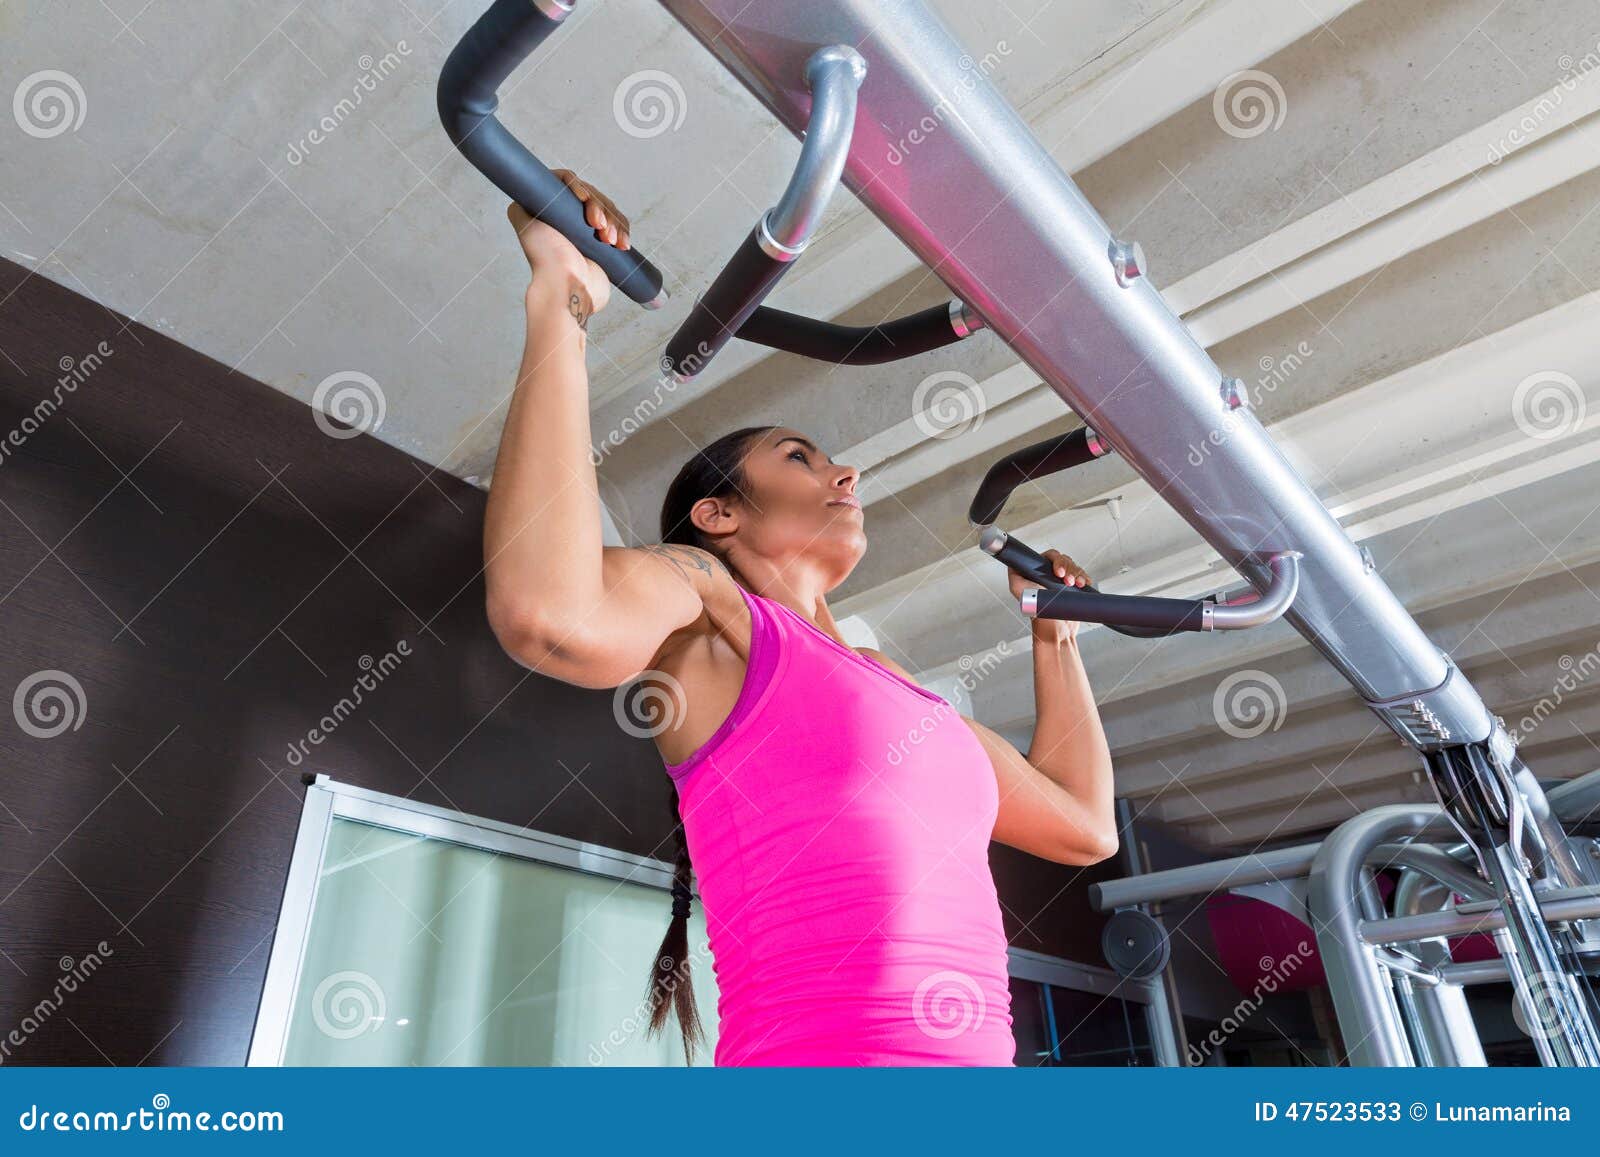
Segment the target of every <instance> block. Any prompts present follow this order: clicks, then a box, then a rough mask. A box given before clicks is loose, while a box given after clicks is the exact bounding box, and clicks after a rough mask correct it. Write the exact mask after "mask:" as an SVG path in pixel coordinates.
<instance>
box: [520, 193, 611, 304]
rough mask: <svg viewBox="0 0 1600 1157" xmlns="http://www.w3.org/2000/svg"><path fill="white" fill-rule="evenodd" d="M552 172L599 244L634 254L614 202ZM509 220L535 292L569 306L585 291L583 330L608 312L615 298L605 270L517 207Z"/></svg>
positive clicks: (552, 230) (542, 223)
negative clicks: (569, 299)
mask: <svg viewBox="0 0 1600 1157" xmlns="http://www.w3.org/2000/svg"><path fill="white" fill-rule="evenodd" d="M551 172H553V173H554V174H555V175H556V176H557V177H559V178H560V179H561V181H562V183H563V184H565V185H566V186H567V188H569V189H571V190H572V192H573V193H574V194H575V195H576V196H577V198H578V199H579V200H580V201H582V202H583V208H584V212H583V215H584V220H586V221H587V222H588V223H589V226H590V228H592V229H593V230H594V231H595V236H596V237H597V238H598V239H599V240H601V241H604V242H606V243H607V244H609V245H614V246H616V247H617V248H618V249H628V248H630V243H629V240H628V219H627V218H626V217H625V216H623V214H622V212H621V211H620V210H619V209H618V208H617V207H616V205H614V204H613V203H612V201H611V198H609V197H607V196H606V195H605V194H604V193H602V192H600V191H599V190H598V189H594V188H591V187H590V186H589V185H588V184H586V183H585V182H584V181H583V180H581V179H580V178H579V177H578V175H577V174H576V173H574V172H572V170H570V169H552V170H551ZM506 217H507V218H509V219H510V221H511V224H512V226H513V227H514V228H515V229H516V231H517V238H518V240H519V241H520V242H521V244H522V252H523V255H524V256H525V257H527V259H528V264H529V266H530V267H531V268H532V271H533V287H534V288H538V287H540V286H541V285H543V286H545V287H547V288H550V289H552V290H554V291H555V292H557V293H559V294H560V295H561V296H562V298H563V300H565V298H566V296H567V295H568V293H569V292H570V291H572V290H574V289H576V288H577V287H581V288H582V290H583V291H584V293H585V294H586V295H587V296H588V302H587V308H586V309H585V310H584V312H583V316H582V317H581V318H580V324H583V323H586V322H587V320H588V318H589V317H590V316H592V315H593V314H596V313H599V312H600V310H602V309H603V308H605V305H606V302H607V301H608V300H610V297H611V282H610V280H609V279H608V278H607V277H606V275H605V273H604V271H602V270H601V268H600V266H598V265H596V264H595V263H594V262H593V261H591V260H589V259H588V258H587V257H585V256H583V254H581V253H579V252H578V249H577V246H575V245H573V244H572V242H570V241H568V240H567V239H566V238H565V237H563V236H562V235H561V234H560V233H559V232H557V231H556V230H555V229H553V228H551V227H550V226H549V225H546V224H545V223H544V222H543V221H540V220H538V219H537V218H535V217H533V216H532V215H531V214H529V213H528V212H527V211H526V210H525V209H523V207H522V206H521V205H518V204H517V203H516V202H515V201H513V202H512V203H511V204H510V205H508V206H507V207H506Z"/></svg>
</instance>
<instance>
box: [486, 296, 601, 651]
mask: <svg viewBox="0 0 1600 1157" xmlns="http://www.w3.org/2000/svg"><path fill="white" fill-rule="evenodd" d="M526 304H527V339H526V344H525V346H524V350H523V355H522V365H521V367H520V368H519V369H518V371H517V383H516V387H515V389H514V390H513V392H512V395H511V402H510V405H509V407H508V409H507V411H506V422H505V429H504V431H503V432H502V433H501V436H500V451H499V455H498V457H497V458H496V460H495V467H494V476H493V478H492V480H491V483H490V488H489V500H488V505H487V508H486V510H485V512H484V534H483V549H484V581H485V584H486V587H487V596H488V609H489V617H490V621H491V623H494V624H495V625H496V630H497V631H498V630H501V629H520V628H522V627H525V626H526V625H527V624H528V623H529V622H530V621H533V622H538V623H541V624H545V625H546V626H548V625H551V624H556V623H572V624H573V625H574V626H577V625H579V624H580V623H581V620H582V618H583V616H585V615H586V614H587V613H589V610H590V608H591V606H592V604H593V601H594V600H595V599H596V598H597V597H598V592H599V590H600V575H601V549H602V542H601V532H600V498H599V492H598V488H597V486H596V482H595V468H594V464H593V462H592V461H591V459H590V451H589V441H590V430H589V379H588V372H587V370H586V369H585V366H584V355H585V352H586V350H587V344H588V335H587V333H586V331H585V329H584V326H585V325H586V324H587V322H588V316H589V314H588V295H587V294H586V293H585V292H584V290H583V287H582V286H581V285H576V284H574V283H572V282H571V281H570V279H568V278H567V277H565V276H563V275H561V274H560V272H559V271H557V270H551V271H550V272H548V273H542V272H541V273H535V275H534V277H533V282H532V284H531V285H530V286H529V287H528V292H527V296H526Z"/></svg>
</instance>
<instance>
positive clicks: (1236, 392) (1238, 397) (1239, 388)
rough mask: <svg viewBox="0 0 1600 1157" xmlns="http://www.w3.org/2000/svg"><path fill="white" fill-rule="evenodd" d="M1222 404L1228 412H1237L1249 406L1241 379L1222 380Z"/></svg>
mask: <svg viewBox="0 0 1600 1157" xmlns="http://www.w3.org/2000/svg"><path fill="white" fill-rule="evenodd" d="M1222 402H1223V405H1225V406H1227V407H1228V409H1230V410H1238V409H1242V408H1244V407H1247V406H1249V405H1250V395H1249V393H1247V392H1246V390H1245V388H1244V380H1243V379H1242V378H1223V379H1222Z"/></svg>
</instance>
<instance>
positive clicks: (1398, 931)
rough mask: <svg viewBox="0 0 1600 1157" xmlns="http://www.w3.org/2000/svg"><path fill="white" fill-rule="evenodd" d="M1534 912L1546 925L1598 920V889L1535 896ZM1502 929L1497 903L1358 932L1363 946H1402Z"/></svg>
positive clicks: (1380, 923) (1366, 925) (1365, 924)
mask: <svg viewBox="0 0 1600 1157" xmlns="http://www.w3.org/2000/svg"><path fill="white" fill-rule="evenodd" d="M1538 910H1539V912H1540V913H1541V914H1542V916H1543V918H1544V922H1545V923H1548V924H1559V923H1564V922H1566V921H1569V920H1592V919H1594V918H1595V917H1600V885H1595V884H1585V885H1583V886H1582V887H1580V888H1558V889H1552V890H1550V891H1548V892H1541V893H1539V904H1538ZM1505 926H1506V914H1505V910H1504V908H1503V907H1501V905H1500V902H1499V901H1498V900H1479V901H1474V902H1473V903H1469V904H1460V905H1457V906H1456V907H1454V908H1446V909H1445V910H1444V911H1442V912H1425V913H1422V914H1420V915H1416V916H1393V917H1390V918H1389V919H1386V920H1364V921H1362V923H1361V926H1360V928H1359V930H1358V932H1359V935H1360V937H1361V939H1362V940H1363V941H1364V942H1366V943H1367V944H1373V945H1378V944H1406V943H1410V942H1411V941H1414V940H1430V939H1437V938H1439V937H1444V936H1465V935H1467V934H1468V933H1469V932H1495V931H1498V930H1499V929H1501V928H1504V927H1505Z"/></svg>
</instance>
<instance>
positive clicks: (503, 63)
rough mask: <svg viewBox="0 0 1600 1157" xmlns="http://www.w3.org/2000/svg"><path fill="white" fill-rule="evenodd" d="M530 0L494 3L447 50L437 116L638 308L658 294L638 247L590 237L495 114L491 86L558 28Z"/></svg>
mask: <svg viewBox="0 0 1600 1157" xmlns="http://www.w3.org/2000/svg"><path fill="white" fill-rule="evenodd" d="M560 25H561V22H560V21H559V20H552V19H551V18H550V17H548V16H546V15H545V14H544V13H543V12H541V11H540V10H539V9H538V8H536V7H535V6H534V5H533V4H532V3H531V2H530V0H495V2H494V4H493V5H491V6H490V8H489V10H488V11H487V12H485V13H484V14H483V15H482V16H480V17H478V21H477V23H475V24H474V25H473V26H472V27H471V28H469V29H467V34H466V35H465V36H463V37H462V38H461V42H460V43H459V44H457V45H456V46H455V48H454V49H452V50H451V52H450V56H449V57H448V58H447V59H446V60H445V62H444V68H443V70H442V71H441V72H440V74H439V88H438V100H439V119H440V120H441V121H442V122H443V123H444V130H445V132H447V133H448V134H449V135H450V140H451V141H452V142H453V143H454V144H455V146H456V148H457V149H459V150H460V151H461V155H462V156H464V157H466V158H467V160H469V161H471V162H472V163H473V164H474V165H475V166H477V168H478V169H479V171H481V172H482V173H483V175H484V176H486V177H488V178H489V180H491V181H493V182H494V183H495V185H496V186H497V187H498V188H499V189H500V191H501V192H503V193H504V194H505V195H506V196H508V197H510V198H511V199H512V200H513V201H515V202H516V203H517V204H519V205H521V206H522V207H523V208H524V209H526V210H527V211H528V212H529V213H530V214H531V215H532V216H534V217H537V218H538V219H539V220H541V221H543V222H544V223H545V224H546V225H549V226H551V227H553V228H554V229H556V230H557V231H558V232H559V233H560V234H561V235H562V236H563V237H565V238H566V239H567V240H568V241H571V242H572V243H573V245H575V246H577V249H578V252H579V253H582V254H583V255H584V256H585V257H587V258H589V259H590V260H591V261H593V262H594V263H595V264H596V265H598V266H600V268H601V269H603V270H604V271H605V274H606V276H607V277H609V278H610V279H611V283H612V284H613V285H615V286H616V287H617V288H618V289H619V290H621V291H622V292H623V293H625V294H627V295H628V296H629V297H631V298H633V300H634V301H637V302H638V303H639V304H641V305H651V304H655V303H657V302H658V301H659V299H660V297H661V273H660V271H659V270H657V269H656V267H655V266H654V265H652V264H650V262H649V261H647V260H645V258H644V257H643V256H641V255H640V253H639V251H638V250H637V249H626V250H624V249H618V248H616V247H615V246H613V245H608V244H606V242H604V241H602V240H600V239H599V238H598V237H596V236H595V232H594V229H593V228H592V227H590V225H589V223H588V222H587V221H585V220H584V218H583V202H582V201H580V200H578V198H577V195H576V194H575V193H573V192H572V190H570V189H568V188H567V187H566V185H564V184H562V182H561V178H559V177H557V176H556V175H555V174H554V173H552V172H551V171H550V170H549V169H547V168H545V166H544V164H543V163H542V162H541V161H540V160H539V158H538V157H536V156H534V155H533V154H532V153H530V152H529V151H528V150H527V149H526V148H525V147H523V145H522V143H521V142H520V141H518V140H517V138H516V137H514V136H512V135H511V132H510V130H508V129H507V128H506V127H505V126H504V125H502V124H501V123H500V122H499V121H498V120H497V119H495V115H494V113H495V109H496V108H497V107H499V102H498V100H497V99H496V97H495V92H496V90H497V89H498V88H499V87H500V85H501V84H502V83H503V82H504V81H505V79H506V77H508V76H509V75H511V72H512V70H513V69H515V68H516V67H517V65H519V64H521V63H522V62H523V61H524V60H526V59H527V58H528V55H529V54H530V53H531V52H533V50H534V49H535V48H537V47H539V45H540V44H541V43H543V41H544V39H545V38H546V37H547V36H549V35H550V34H551V33H552V32H554V31H555V30H556V29H557V28H558V27H560Z"/></svg>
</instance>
